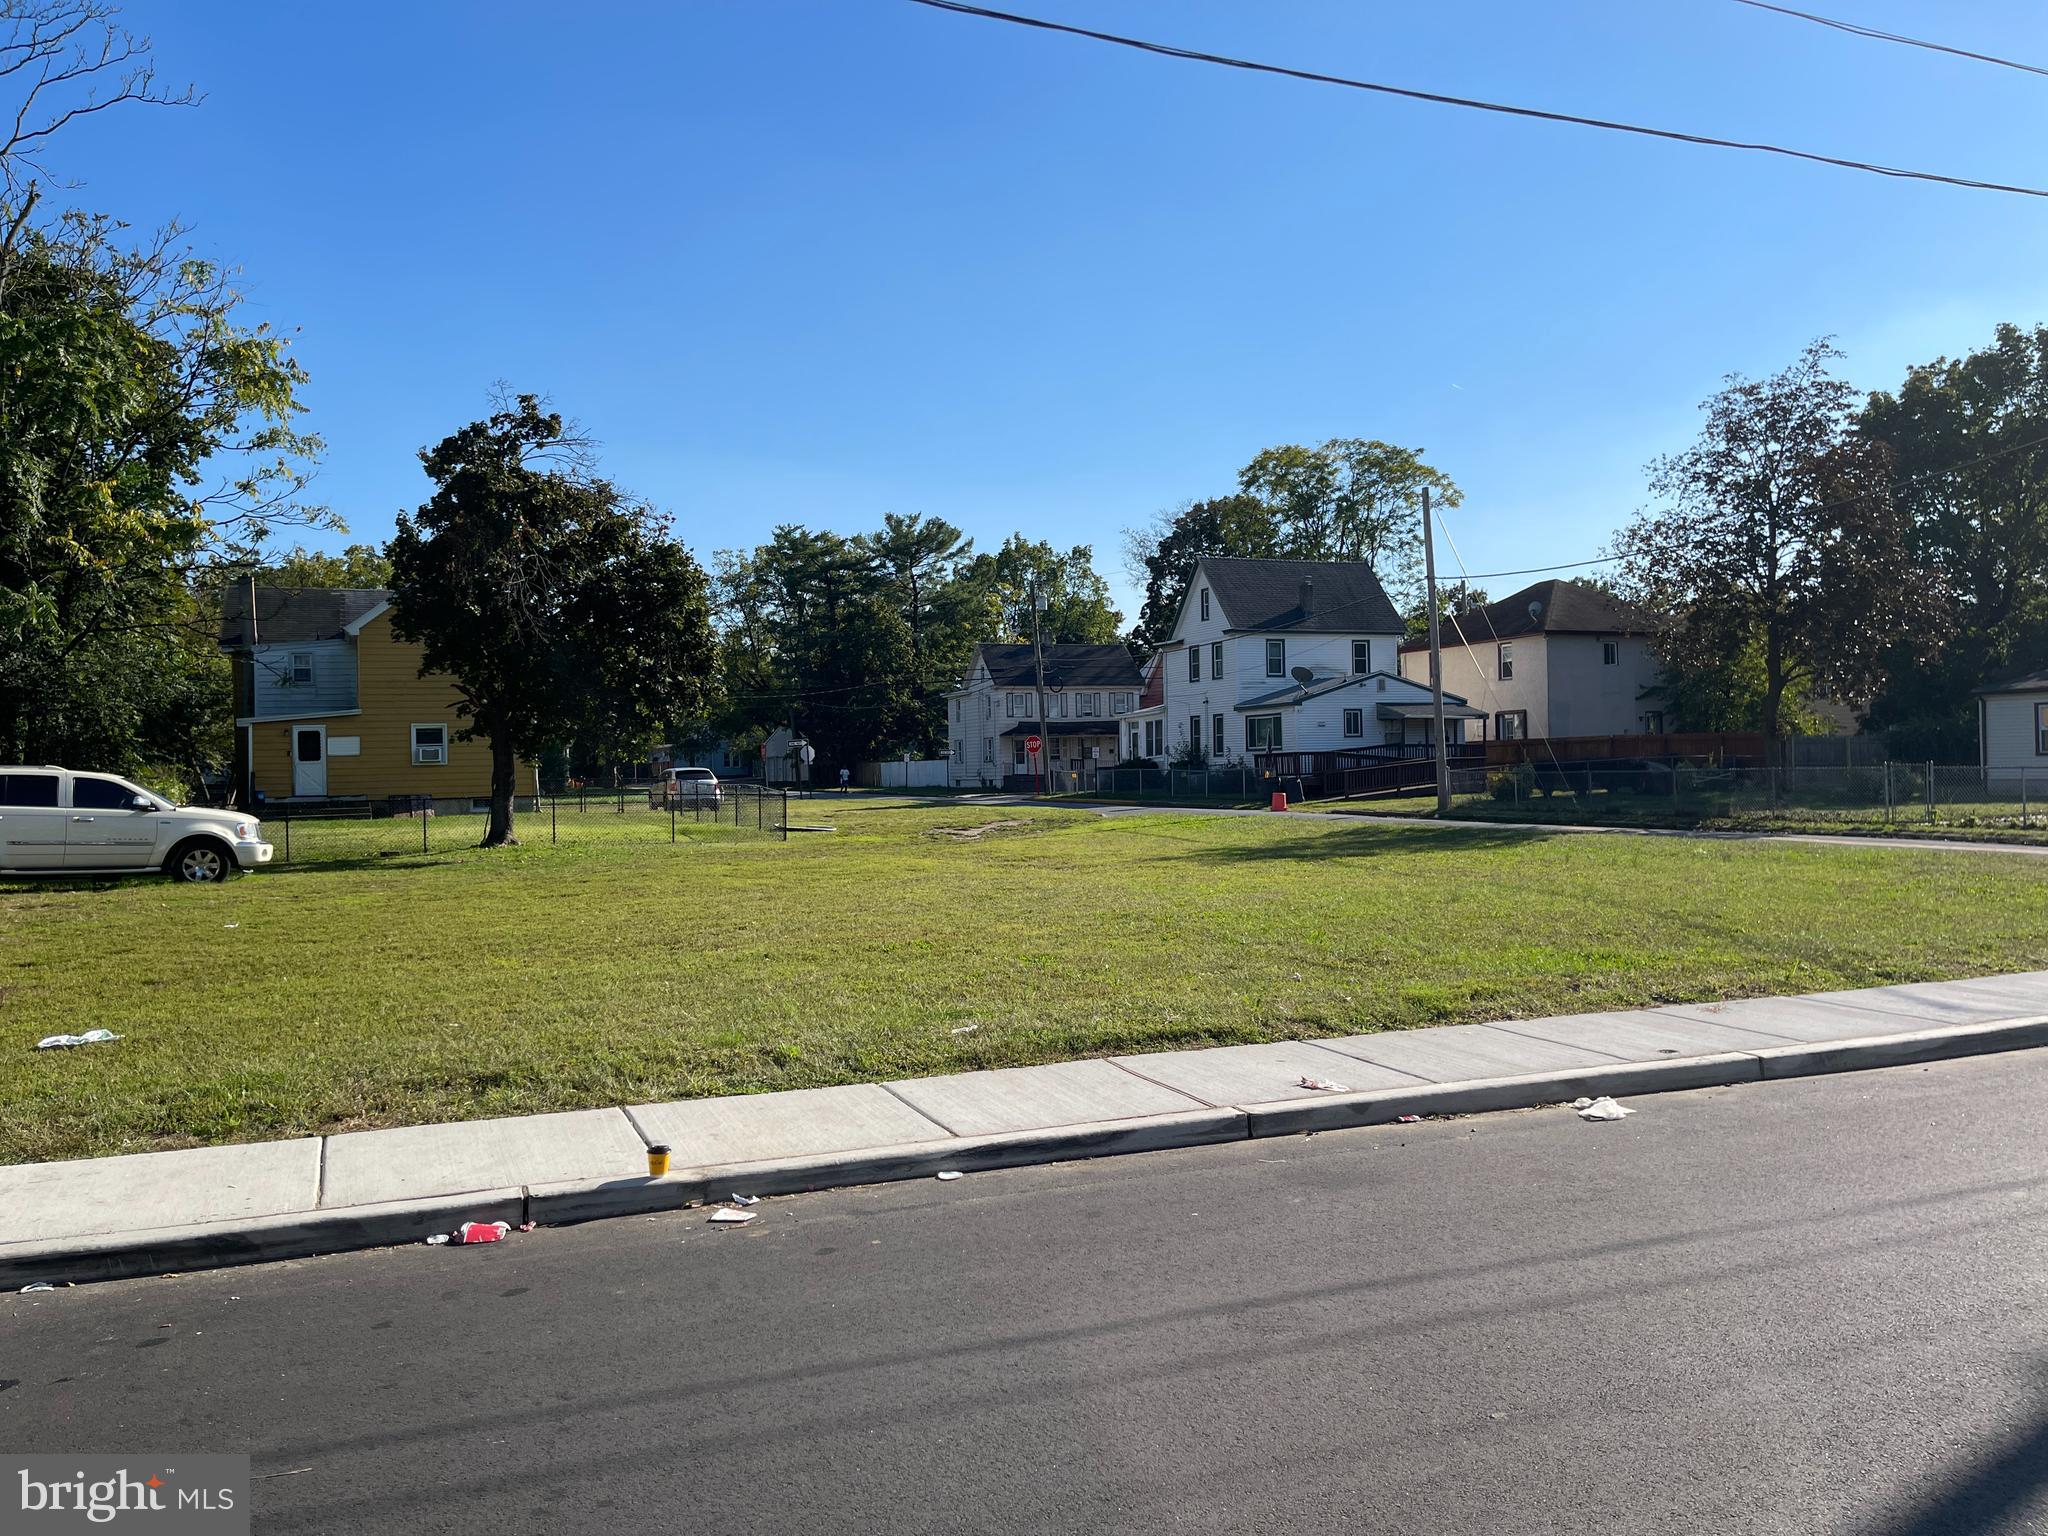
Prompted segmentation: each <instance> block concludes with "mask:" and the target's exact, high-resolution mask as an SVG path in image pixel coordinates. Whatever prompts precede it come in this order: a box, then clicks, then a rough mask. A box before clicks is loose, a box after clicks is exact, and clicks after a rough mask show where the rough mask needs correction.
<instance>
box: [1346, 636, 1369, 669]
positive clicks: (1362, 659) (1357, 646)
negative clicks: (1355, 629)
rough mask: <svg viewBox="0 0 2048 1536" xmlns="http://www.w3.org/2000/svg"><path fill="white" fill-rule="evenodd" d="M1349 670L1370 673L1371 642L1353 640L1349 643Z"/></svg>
mask: <svg viewBox="0 0 2048 1536" xmlns="http://www.w3.org/2000/svg"><path fill="white" fill-rule="evenodd" d="M1351 670H1352V671H1354V672H1370V671H1371V670H1372V642H1371V641H1370V640H1354V641H1352V642H1351Z"/></svg>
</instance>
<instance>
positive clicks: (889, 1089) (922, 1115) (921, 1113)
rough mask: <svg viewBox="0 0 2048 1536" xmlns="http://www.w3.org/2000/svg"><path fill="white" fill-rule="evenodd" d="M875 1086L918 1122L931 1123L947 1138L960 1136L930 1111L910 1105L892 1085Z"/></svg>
mask: <svg viewBox="0 0 2048 1536" xmlns="http://www.w3.org/2000/svg"><path fill="white" fill-rule="evenodd" d="M875 1086H876V1087H877V1088H879V1089H881V1090H882V1092H884V1093H886V1094H887V1095H889V1097H890V1098H892V1099H894V1100H895V1101H896V1102H897V1103H898V1104H901V1105H902V1106H903V1107H904V1108H905V1109H907V1110H909V1111H910V1112H911V1113H912V1114H913V1115H916V1116H917V1117H918V1118H919V1119H920V1120H929V1121H931V1123H932V1124H933V1125H935V1126H937V1127H938V1128H939V1129H940V1130H942V1131H944V1132H945V1133H946V1134H947V1135H948V1136H958V1135H959V1134H960V1133H959V1132H958V1131H956V1130H954V1129H953V1127H951V1126H950V1125H948V1124H946V1122H945V1121H943V1120H941V1119H940V1118H939V1117H938V1116H937V1115H935V1114H933V1113H932V1112H931V1111H930V1110H928V1109H925V1108H924V1107H923V1106H921V1105H917V1104H913V1103H911V1102H910V1100H909V1099H907V1098H905V1097H904V1096H903V1095H902V1094H900V1093H898V1092H897V1091H896V1088H895V1085H894V1084H892V1083H877V1084H875Z"/></svg>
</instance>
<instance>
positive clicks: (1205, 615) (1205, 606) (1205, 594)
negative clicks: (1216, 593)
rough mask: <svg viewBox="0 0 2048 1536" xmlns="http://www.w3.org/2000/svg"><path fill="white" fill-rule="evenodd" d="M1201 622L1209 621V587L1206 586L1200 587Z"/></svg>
mask: <svg viewBox="0 0 2048 1536" xmlns="http://www.w3.org/2000/svg"><path fill="white" fill-rule="evenodd" d="M1202 622H1203V623H1204V624H1206V623H1208V622H1209V589H1208V588H1207V587H1204V588H1202Z"/></svg>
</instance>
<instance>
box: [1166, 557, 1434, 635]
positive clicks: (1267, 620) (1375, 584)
mask: <svg viewBox="0 0 2048 1536" xmlns="http://www.w3.org/2000/svg"><path fill="white" fill-rule="evenodd" d="M1201 568H1202V570H1204V571H1206V572H1207V573H1208V576H1209V586H1210V589H1211V591H1212V592H1213V593H1214V594H1215V597H1216V601H1217V602H1219V603H1221V604H1222V605H1223V616H1224V618H1225V619H1226V620H1227V621H1228V622H1229V624H1230V627H1231V628H1232V629H1277V630H1291V631H1294V632H1295V633H1299V634H1344V633H1347V632H1355V633H1358V634H1372V635H1389V634H1391V635H1398V634H1400V633H1401V632H1402V631H1403V630H1404V629H1406V628H1407V626H1406V625H1405V624H1403V623H1402V622H1401V616H1400V615H1399V614H1398V613H1396V612H1394V605H1393V604H1392V603H1390V602H1388V601H1387V593H1386V589H1385V588H1384V587H1382V586H1381V585H1380V579H1379V577H1377V576H1375V575H1374V574H1373V573H1372V567H1371V566H1369V565H1367V564H1366V563H1365V562H1364V561H1363V560H1244V559H1238V558H1235V557H1231V556H1212V557H1209V558H1206V559H1204V560H1203V561H1202V565H1201ZM1304 581H1307V582H1309V583H1311V588H1312V599H1313V603H1314V606H1313V608H1312V610H1311V611H1309V612H1308V613H1303V612H1302V607H1301V584H1302V582H1304Z"/></svg>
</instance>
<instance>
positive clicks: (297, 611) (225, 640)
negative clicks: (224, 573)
mask: <svg viewBox="0 0 2048 1536" xmlns="http://www.w3.org/2000/svg"><path fill="white" fill-rule="evenodd" d="M390 601H391V594H390V593H389V592H387V591H386V590H385V589H384V588H382V587H258V588H257V589H256V626H255V633H254V634H253V635H251V633H250V629H249V586H248V583H247V582H241V583H233V584H230V585H229V586H228V587H227V588H226V589H225V590H224V591H223V592H222V593H221V602H220V643H221V644H222V645H223V646H225V647H227V648H228V649H230V650H232V649H235V648H236V647H239V646H244V645H249V644H251V643H254V644H258V645H293V644H298V643H301V642H304V641H307V640H335V639H339V638H340V637H341V636H342V635H343V634H345V633H352V632H353V626H355V625H356V624H357V623H358V622H359V621H360V620H362V619H364V618H367V617H368V616H369V615H370V614H371V613H373V612H374V611H375V610H377V609H378V608H381V607H383V606H384V605H385V604H386V603H388V602H390Z"/></svg>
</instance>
